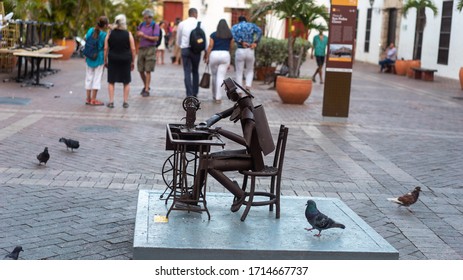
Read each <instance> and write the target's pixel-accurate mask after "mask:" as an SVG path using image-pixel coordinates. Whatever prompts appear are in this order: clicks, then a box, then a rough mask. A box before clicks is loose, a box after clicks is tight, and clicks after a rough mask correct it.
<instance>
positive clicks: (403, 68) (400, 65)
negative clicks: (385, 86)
mask: <svg viewBox="0 0 463 280" xmlns="http://www.w3.org/2000/svg"><path fill="white" fill-rule="evenodd" d="M407 63H408V62H407V61H406V60H396V61H395V73H396V74H397V75H399V76H405V74H407Z"/></svg>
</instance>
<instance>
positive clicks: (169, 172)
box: [160, 151, 199, 199]
mask: <svg viewBox="0 0 463 280" xmlns="http://www.w3.org/2000/svg"><path fill="white" fill-rule="evenodd" d="M175 153H178V152H177V151H176V152H174V153H173V154H172V155H170V156H169V157H168V158H167V159H166V161H165V162H164V164H163V165H162V180H164V183H165V184H166V186H167V188H166V190H165V191H164V193H163V194H162V195H161V197H160V198H161V199H162V198H163V197H164V194H165V193H166V192H167V190H170V191H173V190H174V157H175ZM198 158H199V157H198V155H197V154H196V153H195V152H187V153H186V177H185V178H183V179H184V180H186V183H187V186H191V187H192V186H193V184H194V179H195V175H196V166H195V165H196V162H197V161H196V160H197V159H198ZM179 173H180V172H179ZM180 180H181V174H179V176H178V178H177V183H176V185H177V186H179V184H180V182H179V181H180ZM168 198H169V196H168V197H167V199H168Z"/></svg>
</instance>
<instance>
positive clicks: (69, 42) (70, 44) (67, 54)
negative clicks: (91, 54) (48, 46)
mask: <svg viewBox="0 0 463 280" xmlns="http://www.w3.org/2000/svg"><path fill="white" fill-rule="evenodd" d="M55 44H56V45H57V46H65V47H66V49H64V50H62V51H58V52H55V53H57V54H62V55H63V57H62V58H60V59H61V60H68V59H70V58H71V56H72V54H73V53H74V50H75V49H76V46H77V43H76V41H75V40H74V39H66V40H65V41H63V40H61V39H58V40H55Z"/></svg>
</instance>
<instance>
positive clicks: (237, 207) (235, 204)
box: [230, 195, 246, 212]
mask: <svg viewBox="0 0 463 280" xmlns="http://www.w3.org/2000/svg"><path fill="white" fill-rule="evenodd" d="M245 199H246V195H243V196H242V197H239V198H237V199H236V200H235V201H234V202H233V204H232V206H231V207H230V211H232V212H237V211H238V210H240V208H241V205H243V203H244V200H245Z"/></svg>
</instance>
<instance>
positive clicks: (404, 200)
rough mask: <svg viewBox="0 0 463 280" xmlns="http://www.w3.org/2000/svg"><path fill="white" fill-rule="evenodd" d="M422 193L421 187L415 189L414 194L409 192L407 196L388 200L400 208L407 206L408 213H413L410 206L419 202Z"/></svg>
mask: <svg viewBox="0 0 463 280" xmlns="http://www.w3.org/2000/svg"><path fill="white" fill-rule="evenodd" d="M420 192H421V188H420V187H415V189H414V190H413V191H412V192H409V193H407V194H404V195H402V196H399V197H396V198H388V199H387V200H389V201H392V202H394V203H397V204H399V207H400V206H405V207H407V209H408V211H410V212H411V210H410V209H409V208H408V207H410V205H412V204H415V202H417V201H418V197H419V196H420Z"/></svg>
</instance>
